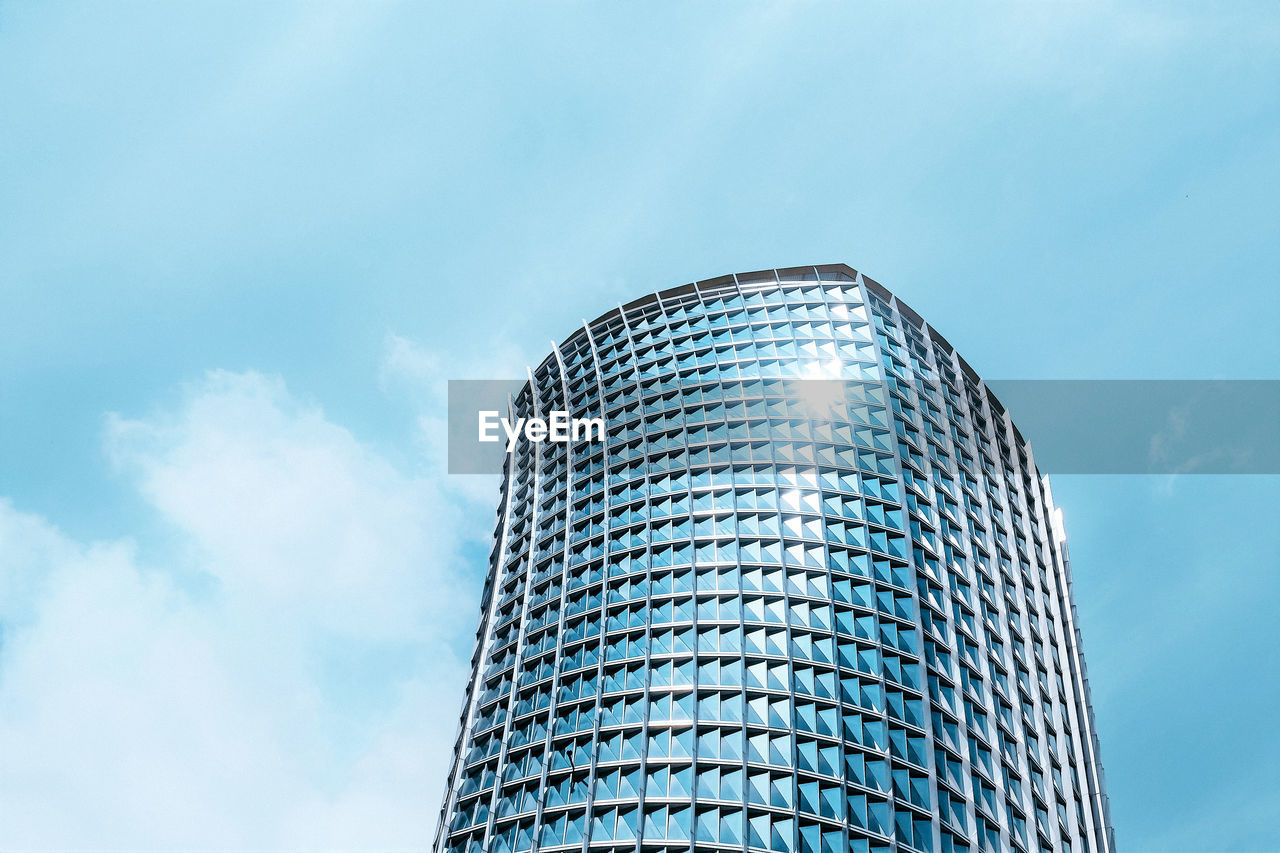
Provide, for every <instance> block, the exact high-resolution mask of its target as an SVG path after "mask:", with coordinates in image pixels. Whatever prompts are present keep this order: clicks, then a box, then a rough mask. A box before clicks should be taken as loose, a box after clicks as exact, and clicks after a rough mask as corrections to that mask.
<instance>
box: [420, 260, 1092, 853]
mask: <svg viewBox="0 0 1280 853" xmlns="http://www.w3.org/2000/svg"><path fill="white" fill-rule="evenodd" d="M551 410H562V411H568V412H570V413H571V414H572V415H573V416H574V417H582V418H595V417H603V418H605V419H606V424H607V435H606V438H605V441H604V442H578V443H575V444H572V445H566V444H562V443H549V442H542V443H529V442H527V441H524V440H523V439H520V441H519V443H518V444H517V446H516V448H515V450H514V452H513V453H511V454H509V455H508V457H507V462H506V466H505V470H504V482H503V489H502V499H501V505H500V508H499V514H498V516H499V517H498V523H497V529H496V533H495V544H494V549H493V552H492V556H491V567H490V572H489V576H488V580H487V583H486V587H485V592H484V596H483V601H484V604H483V611H482V614H481V621H480V627H479V631H478V633H477V638H476V647H475V654H474V657H473V660H472V676H471V680H470V682H469V685H468V688H467V696H466V701H465V706H464V709H463V713H462V718H461V723H460V726H459V735H458V740H457V744H456V750H455V757H454V762H453V766H452V769H451V773H450V780H449V786H448V791H447V794H446V798H445V803H444V806H443V810H442V813H441V821H440V828H439V830H438V834H437V840H436V850H437V851H438V853H480V851H485V853H488V851H493V853H530V852H531V851H588V850H600V851H606V850H607V851H622V850H626V851H637V850H644V851H655V852H656V851H690V850H708V851H709V850H721V851H777V853H796V851H803V853H837V851H850V852H851V853H889V851H922V853H960V851H965V853H968V851H1006V850H1013V851H1024V853H1032V852H1033V851H1034V853H1040V851H1045V852H1046V853H1048V851H1079V853H1084V852H1085V851H1090V853H1109V851H1111V850H1112V849H1113V848H1114V839H1113V837H1112V832H1111V828H1110V820H1109V815H1108V806H1107V800H1106V794H1105V786H1104V781H1103V776H1102V768H1101V765H1100V762H1099V758H1098V746H1097V738H1096V736H1095V733H1094V728H1093V719H1092V710H1091V708H1090V705H1089V699H1088V695H1089V693H1088V680H1087V676H1086V672H1085V667H1084V660H1083V657H1082V655H1081V650H1080V639H1079V634H1078V631H1077V630H1076V627H1075V620H1074V612H1073V604H1072V593H1071V576H1070V567H1069V564H1068V559H1067V551H1066V545H1065V541H1064V537H1063V535H1062V532H1061V524H1060V519H1059V518H1058V516H1057V513H1056V511H1055V509H1054V506H1053V501H1052V496H1051V494H1050V492H1049V488H1048V482H1047V481H1046V480H1044V479H1042V478H1041V477H1040V476H1039V474H1038V472H1037V469H1036V466H1035V462H1034V459H1033V457H1032V453H1031V448H1030V447H1029V446H1028V445H1027V443H1026V442H1025V441H1023V439H1022V437H1021V435H1020V434H1019V432H1018V430H1017V427H1016V426H1014V425H1013V423H1012V422H1011V421H1010V419H1009V417H1008V416H1007V415H1006V413H1005V411H1004V410H1003V408H1002V407H1001V405H1000V403H999V401H998V400H997V399H996V398H995V397H994V396H993V395H992V394H991V393H990V392H989V391H988V390H987V389H986V387H985V386H984V384H983V382H982V380H981V379H980V378H979V377H978V376H977V374H976V373H975V372H974V371H973V370H972V369H971V368H970V367H969V366H968V365H967V364H966V363H965V361H964V360H963V359H962V358H960V356H959V355H958V354H957V353H956V352H955V351H954V350H953V349H952V347H951V345H950V344H949V343H948V342H947V341H946V340H945V339H944V338H942V336H941V335H939V334H938V333H937V332H936V331H935V330H934V329H933V328H932V327H931V326H929V325H928V324H927V323H925V322H924V321H923V320H922V319H921V318H920V317H919V316H917V315H916V314H915V312H913V311H912V310H911V309H910V308H908V307H907V306H905V305H903V304H902V303H901V302H899V301H898V300H896V299H895V298H894V297H893V296H892V295H891V294H890V293H889V292H888V291H886V290H885V289H884V288H883V287H881V286H880V285H878V284H877V283H875V282H874V281H872V280H870V279H868V278H865V277H864V276H862V275H861V274H859V273H857V272H856V271H855V270H853V269H851V268H849V267H847V266H844V265H831V266H820V267H802V268H794V269H781V270H769V271H766V272H758V273H750V274H744V275H737V276H725V277H722V278H718V279H714V280H711V281H705V282H697V283H695V284H690V285H685V286H683V287H678V288H674V289H671V290H667V291H663V292H662V293H658V294H654V295H651V296H647V297H644V298H642V299H638V300H636V301H634V302H632V303H630V304H628V305H626V306H620V307H619V308H617V309H616V310H613V311H610V312H608V313H607V314H605V315H603V316H602V317H600V318H599V319H597V320H595V321H594V322H591V323H587V324H585V325H584V326H583V328H581V329H579V330H578V331H577V332H575V333H574V334H573V335H571V336H570V337H569V338H568V339H567V340H566V341H565V342H564V343H563V344H561V345H560V346H559V347H557V348H556V349H555V351H554V352H553V353H552V354H551V355H550V356H549V357H548V358H547V359H546V360H545V361H543V362H542V364H540V365H539V366H538V368H537V370H535V371H531V373H530V376H529V381H528V383H527V384H526V385H525V386H524V388H523V390H522V392H521V393H520V394H519V396H518V397H517V398H516V399H515V400H514V402H513V412H512V414H513V415H514V416H517V417H535V416H541V417H545V416H546V413H547V412H549V411H551Z"/></svg>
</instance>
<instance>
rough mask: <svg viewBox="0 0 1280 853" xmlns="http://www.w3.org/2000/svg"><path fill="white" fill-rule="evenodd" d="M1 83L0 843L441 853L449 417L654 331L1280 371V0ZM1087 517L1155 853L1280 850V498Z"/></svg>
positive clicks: (182, 36)
mask: <svg viewBox="0 0 1280 853" xmlns="http://www.w3.org/2000/svg"><path fill="white" fill-rule="evenodd" d="M0 75H3V79H4V80H5V81H6V82H7V85H4V86H0V116H3V117H4V118H3V127H4V129H5V132H4V133H3V134H0V188H2V189H0V448H2V449H0V626H2V630H3V633H2V634H0V754H3V755H4V756H5V760H4V761H3V762H0V847H5V848H13V847H19V848H20V847H36V848H41V847H43V848H69V847H76V848H86V847H88V848H92V847H115V848H119V847H153V848H166V847H174V846H184V847H222V848H228V847H230V848H237V847H238V848H249V847H252V848H257V849H261V848H284V847H289V848H295V849H296V848H299V847H304V848H305V847H314V846H317V845H319V844H325V845H327V846H329V847H338V848H349V849H373V848H379V849H409V848H415V847H420V846H421V845H422V844H423V843H424V842H425V840H426V839H427V838H428V836H429V833H430V831H431V828H432V826H433V824H434V820H435V811H436V808H437V803H438V802H439V794H440V788H441V783H442V781H443V771H444V762H445V760H446V756H447V750H448V747H449V742H450V741H451V739H452V737H453V725H454V722H453V721H454V719H455V715H456V711H457V707H458V704H459V701H460V696H461V688H462V684H463V680H464V675H463V662H464V661H465V658H466V656H467V654H468V653H469V649H468V643H469V642H470V629H471V627H472V626H471V621H472V617H471V614H472V613H473V612H474V607H475V601H476V598H477V596H478V586H479V583H480V578H481V571H482V555H483V554H484V553H485V552H486V551H487V547H486V545H485V542H484V538H485V536H486V534H487V528H488V526H489V524H490V521H491V519H492V505H493V498H494V494H495V492H494V489H495V484H494V483H493V482H492V481H489V480H484V479H475V478H469V479H466V480H459V479H458V478H453V479H450V478H446V477H444V476H443V475H442V474H441V460H442V458H443V448H442V447H441V446H440V440H439V439H440V435H441V424H440V417H441V415H442V401H441V383H442V382H443V380H444V379H447V378H451V377H452V378H461V377H467V376H470V377H500V376H508V375H519V374H520V372H521V369H522V367H523V365H524V364H525V363H526V362H528V361H536V360H538V359H539V358H540V357H541V355H542V353H543V352H544V351H545V349H546V347H547V343H548V341H549V340H550V339H552V338H557V339H558V338H561V337H563V336H565V335H566V334H567V333H568V332H569V331H570V330H571V329H572V327H573V326H574V325H576V324H577V323H578V322H580V321H581V319H583V318H584V317H585V318H588V319H589V318H592V317H595V316H597V315H598V314H600V313H602V312H603V311H605V310H607V309H608V308H610V307H612V306H614V305H615V304H617V303H618V302H619V301H628V300H630V299H631V298H634V297H635V296H637V295H640V294H642V293H645V292H648V291H651V290H654V289H658V288H662V287H668V286H672V285H675V284H679V283H683V282H685V281H689V280H691V279H695V278H706V277H711V276H715V275H719V274H723V273H726V272H730V271H742V270H751V269H759V268H767V267H774V266H786V265H793V264H805V263H826V262H836V261H843V262H847V263H849V264H851V265H853V266H855V267H857V268H859V269H861V270H863V271H865V272H866V273H867V274H868V275H871V276H872V277H874V278H876V279H877V280H879V281H881V282H882V283H884V284H885V285H886V286H888V287H889V288H890V289H892V290H893V291H895V292H896V293H897V294H899V295H900V296H901V297H902V298H903V299H904V300H906V301H907V302H908V303H909V304H911V305H912V306H913V307H914V308H915V309H916V310H918V311H919V312H920V313H921V314H922V315H923V316H924V317H925V318H927V319H928V320H929V321H930V322H932V323H933V324H934V325H935V326H936V327H938V328H939V329H940V330H941V331H943V333H944V334H946V335H947V337H948V338H949V340H951V342H952V343H954V344H955V345H956V346H957V348H958V349H959V350H960V351H961V352H962V353H964V354H965V356H966V358H967V359H968V360H969V361H970V362H971V363H972V364H973V365H974V366H975V367H976V368H977V369H978V370H979V372H981V373H982V374H984V375H986V376H988V377H992V378H1022V377H1031V378H1039V377H1055V378H1222V377H1238V378H1276V377H1277V374H1278V372H1280V371H1278V368H1280V343H1278V342H1277V335H1276V334H1275V331H1276V329H1277V328H1280V299H1278V298H1277V296H1276V294H1275V284H1276V281H1277V279H1278V275H1277V274H1278V273H1280V240H1277V236H1278V234H1277V224H1278V223H1280V201H1278V200H1277V196H1276V193H1275V188H1276V186H1277V185H1280V181H1278V179H1280V110H1278V107H1280V86H1277V85H1276V81H1277V80H1280V10H1278V9H1277V7H1276V6H1275V4H1274V3H1255V2H1245V1H1244V0H1240V1H1239V2H1233V3H1230V4H1219V5H1218V6H1217V7H1209V6H1205V5H1204V4H1190V3H1188V4H1177V3H1164V4H1154V3H1124V4H1113V3H1101V2H1086V0H1079V1H1078V2H1033V3H1016V4H1015V3H1008V4H1006V3H994V2H980V3H976V4H967V5H966V6H965V8H964V9H963V10H959V11H958V10H955V9H950V8H948V7H947V6H946V5H942V4H929V3H918V4H910V5H909V6H908V7H907V8H898V7H895V6H891V5H889V4H882V3H874V4H834V3H797V4H776V5H775V4H763V3H748V4H728V3H709V4H698V5H696V6H691V7H685V6H678V5H667V6H663V5H658V6H656V7H654V6H645V7H643V8H642V7H639V6H629V5H615V4H584V3H568V2H564V3H553V4H539V5H537V6H536V7H530V6H525V5H518V4H510V5H483V6H474V7H468V8H466V9H463V8H444V7H438V6H431V5H423V4H408V3H394V2H379V3H348V4H325V3H308V4H301V5H289V4H284V3H273V4H242V5H238V4H230V3H216V4H215V3H184V4H160V3H131V4H101V3H99V4H86V5H82V6H77V5H63V4H57V3H42V4H35V3H30V4H6V5H2V6H0ZM1054 490H1055V496H1056V497H1057V499H1058V502H1059V503H1060V504H1061V505H1062V506H1063V507H1064V510H1065V513H1066V520H1067V526H1068V532H1069V534H1070V537H1071V550H1072V557H1073V562H1074V566H1075V571H1076V593H1077V598H1078V601H1079V605H1080V616H1081V621H1082V624H1083V630H1084V641H1085V648H1086V651H1087V654H1088V662H1089V668H1090V674H1091V678H1092V682H1093V688H1094V698H1095V704H1096V707H1097V714H1098V725H1099V729H1100V731H1101V736H1102V750H1103V751H1102V754H1103V758H1104V761H1105V765H1106V769H1107V775H1108V780H1109V783H1110V788H1111V794H1112V801H1113V811H1114V817H1115V821H1116V824H1117V832H1118V837H1119V841H1120V843H1121V845H1122V847H1123V849H1126V850H1130V851H1165V850H1167V851H1175V850H1177V851H1200V850H1240V851H1244V850H1253V851H1259V850H1275V849H1277V848H1280V839H1278V838H1277V833H1276V831H1275V827H1276V826H1278V825H1280V771H1277V770H1276V768H1277V767H1280V735H1277V733H1276V731H1275V728H1274V726H1273V725H1271V719H1272V716H1273V715H1272V714H1270V713H1269V709H1270V708H1274V707H1275V706H1276V704H1277V702H1280V695H1277V693H1278V688H1277V684H1280V664H1278V663H1277V662H1276V660H1275V656H1273V655H1270V654H1268V653H1266V652H1265V651H1260V650H1265V649H1267V648H1269V646H1270V645H1271V643H1272V637H1271V632H1270V626H1271V623H1272V622H1273V621H1274V614H1275V613H1276V612H1280V575H1278V574H1277V572H1276V571H1275V569H1276V568H1277V566H1278V565H1280V537H1277V534H1276V530H1275V524H1274V515H1275V510H1276V507H1277V503H1278V502H1277V499H1278V498H1280V481H1278V479H1277V478H1275V477H1241V478H1225V477H1223V478H1219V477H1181V478H1168V477H1164V478H1157V477H1147V478H1136V477H1063V478H1059V479H1057V480H1056V481H1055V484H1054ZM459 614H461V615H459ZM103 780H113V781H112V783H111V784H110V785H108V786H107V788H106V791H105V793H104V786H103Z"/></svg>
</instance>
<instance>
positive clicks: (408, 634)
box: [0, 372, 492, 850]
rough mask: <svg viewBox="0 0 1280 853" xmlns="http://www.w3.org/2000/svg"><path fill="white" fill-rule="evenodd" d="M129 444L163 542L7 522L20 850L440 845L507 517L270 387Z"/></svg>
mask: <svg viewBox="0 0 1280 853" xmlns="http://www.w3.org/2000/svg"><path fill="white" fill-rule="evenodd" d="M107 447H108V452H109V454H110V456H111V458H112V459H113V461H114V462H115V463H116V464H117V465H118V466H119V467H120V470H121V471H122V472H124V473H125V474H126V475H127V476H129V477H130V478H131V481H132V482H134V483H136V485H137V488H138V489H139V491H140V493H141V494H142V495H143V496H144V497H145V498H146V500H147V501H148V502H149V503H150V504H151V505H152V506H153V507H154V509H155V511H156V512H157V513H158V515H159V517H160V518H161V519H163V521H164V522H165V523H166V535H165V536H164V537H163V538H165V539H166V542H165V543H163V544H152V546H151V547H147V543H146V541H145V540H144V543H143V544H140V545H135V544H134V543H133V542H132V541H131V540H129V539H121V540H119V541H114V542H108V543H101V544H92V545H86V544H83V543H79V542H76V541H73V540H72V539H71V538H70V537H68V536H66V535H65V534H63V533H62V532H60V531H59V530H58V529H57V528H56V527H55V526H53V525H52V524H50V523H49V522H47V521H45V520H43V519H40V518H37V517H34V516H31V515H25V514H22V513H20V512H18V511H17V510H16V509H15V508H14V507H12V506H11V505H10V504H8V503H0V624H3V627H4V633H3V635H2V637H3V644H2V645H0V756H3V760H0V848H3V849H5V850H12V849H28V848H33V849H94V848H100V849H105V848H113V849H120V848H151V849H173V848H179V847H181V848H189V849H213V848H218V849H246V848H252V849H316V848H319V847H324V848H328V849H338V848H346V849H380V850H387V849H423V848H425V847H426V846H427V845H428V844H429V841H430V835H431V832H432V830H433V828H434V824H435V820H436V814H437V811H438V808H439V802H440V797H441V793H442V791H443V783H444V775H445V771H446V769H447V764H448V756H449V752H450V749H451V746H452V740H453V737H454V735H455V725H456V720H457V713H458V711H459V709H460V704H461V699H462V688H463V685H464V683H465V666H466V660H465V659H466V657H467V656H468V655H469V651H470V648H469V646H470V637H471V634H472V631H473V629H474V620H475V617H476V612H477V611H476V607H477V601H476V594H475V593H476V590H477V588H478V586H479V580H480V577H479V574H478V573H479V569H478V567H473V568H472V569H470V570H467V569H466V568H465V567H466V565H467V560H466V559H465V557H464V556H463V555H462V554H461V553H460V549H461V548H463V547H464V546H465V545H466V544H467V543H466V542H465V541H464V539H463V536H464V534H463V533H462V532H461V531H463V530H482V529H483V528H482V527H478V526H475V525H464V524H462V523H461V522H462V520H464V519H466V518H468V517H473V516H477V515H479V517H481V518H483V519H485V521H486V523H487V522H488V521H489V520H491V518H492V515H491V513H492V506H491V505H489V506H482V505H471V504H470V501H469V499H467V498H465V497H462V496H461V494H460V493H459V492H457V491H455V490H454V488H453V486H452V485H451V484H450V483H449V482H448V481H447V480H446V479H444V478H425V477H423V476H421V475H416V476H415V475H409V474H406V473H404V472H402V471H400V470H398V469H397V468H396V467H395V466H394V465H393V464H392V463H390V462H389V461H388V460H387V459H386V458H384V457H382V456H380V455H379V454H377V453H375V452H374V451H372V450H371V449H370V448H369V447H367V446H365V445H363V444H362V443H361V442H360V441H358V440H357V439H356V438H355V437H354V436H352V435H351V434H350V433H349V432H347V431H346V430H344V429H342V428H341V427H340V426H337V425H335V424H333V423H332V422H330V421H328V420H327V419H326V418H325V417H324V415H323V413H322V412H321V411H319V409H317V408H316V407H314V406H309V405H306V404H304V403H300V402H299V401H298V400H297V399H295V398H294V397H292V396H291V395H290V394H289V392H288V391H287V389H286V388H285V387H284V385H283V383H282V382H281V381H280V380H278V379H272V378H269V377H264V376H261V375H257V374H253V373H244V374H232V373H223V372H215V373H210V374H209V375H208V376H207V377H206V378H205V379H204V380H203V381H202V382H200V383H198V384H196V385H193V386H192V387H190V388H188V389H187V391H186V394H185V398H184V400H183V402H182V404H181V405H180V406H178V407H177V408H176V409H175V410H174V411H169V412H163V413H159V414H155V415H152V416H148V417H146V418H143V419H136V420H130V419H125V418H120V417H112V418H110V419H109V421H108V429H107ZM489 497H490V498H491V497H492V494H490V496H489ZM153 551H154V553H153Z"/></svg>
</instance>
